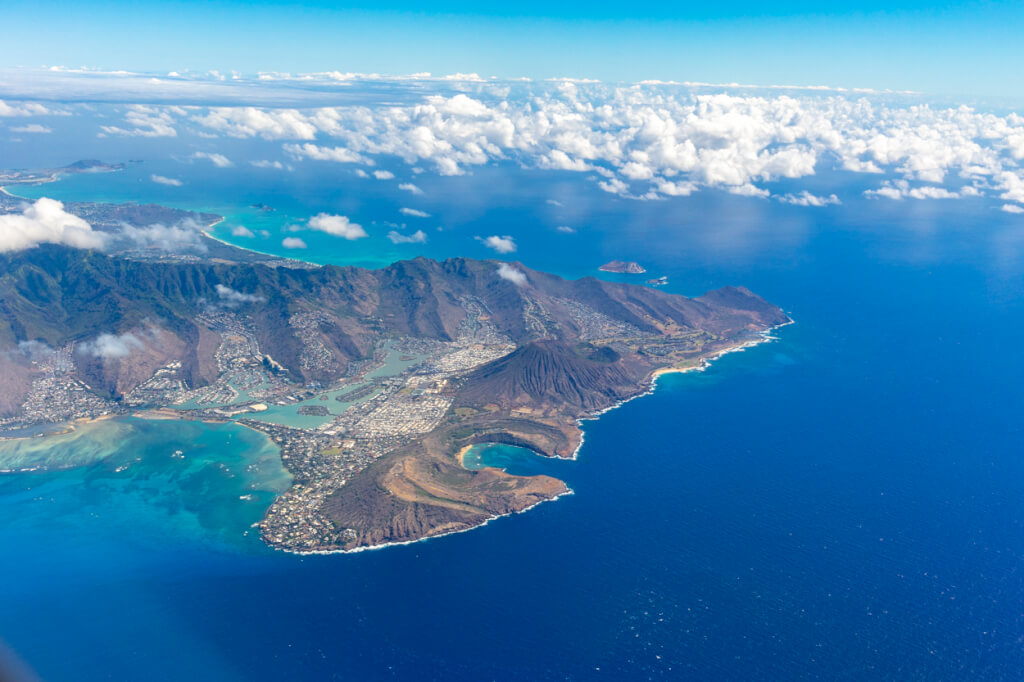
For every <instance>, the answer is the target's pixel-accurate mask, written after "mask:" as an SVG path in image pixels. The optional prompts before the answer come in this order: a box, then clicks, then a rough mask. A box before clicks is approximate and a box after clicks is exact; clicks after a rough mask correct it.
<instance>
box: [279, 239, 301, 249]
mask: <svg viewBox="0 0 1024 682" xmlns="http://www.w3.org/2000/svg"><path fill="white" fill-rule="evenodd" d="M281 246H283V247H284V248H286V249H304V248H306V242H304V241H302V240H301V239H299V238H298V237H285V238H284V239H282V240H281Z"/></svg>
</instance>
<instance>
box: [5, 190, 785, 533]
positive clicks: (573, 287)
mask: <svg viewBox="0 0 1024 682" xmlns="http://www.w3.org/2000/svg"><path fill="white" fill-rule="evenodd" d="M0 208H2V207H0ZM66 208H67V210H69V211H71V212H75V211H79V212H83V213H85V212H87V213H88V214H89V215H91V216H93V217H94V218H95V217H97V216H103V217H105V218H107V219H110V220H109V222H110V224H111V225H113V224H114V222H115V221H114V220H113V218H112V216H115V215H117V214H118V212H119V211H122V210H123V211H125V212H127V214H129V215H135V216H136V218H135V219H136V220H137V219H138V207H133V206H132V205H128V206H127V208H124V207H121V208H119V207H118V205H109V204H108V205H103V204H81V205H75V204H69V205H67V207H66ZM154 210H155V209H154ZM167 210H170V209H167ZM133 212H134V213H133ZM203 218H204V219H209V218H211V217H209V216H203ZM213 218H215V217H213ZM111 229H115V228H113V227H112V228H111ZM207 241H208V243H209V245H210V250H209V251H205V252H200V253H189V254H174V253H165V254H162V255H161V256H160V257H156V256H154V254H152V253H150V252H140V251H139V250H137V249H131V248H127V247H126V248H125V249H122V250H119V249H118V248H116V244H117V242H112V244H115V247H113V248H110V249H108V250H107V252H98V251H88V250H80V249H73V248H68V247H64V246H56V245H41V246H37V247H35V248H31V249H27V250H23V251H15V252H9V253H5V254H0V434H2V435H6V436H9V437H10V436H17V434H18V433H19V429H25V428H26V427H33V428H36V429H37V428H38V427H39V426H40V425H46V424H59V423H67V422H70V421H73V420H76V419H82V418H95V417H99V416H103V415H117V414H139V415H142V416H150V417H156V418H176V419H205V420H214V421H225V420H235V421H237V422H239V423H242V424H245V425H246V426H249V427H251V428H253V429H258V430H260V431H263V432H265V433H267V434H268V435H269V436H270V437H271V438H272V439H273V440H274V441H275V442H276V443H277V444H278V445H279V446H280V448H281V453H282V461H283V462H284V464H285V466H286V467H287V468H288V469H289V471H291V473H292V475H293V477H294V481H293V485H292V487H291V488H290V489H289V490H288V491H287V492H285V493H284V494H283V495H281V496H280V497H279V498H278V499H277V500H276V501H275V502H274V503H273V504H272V505H271V507H270V508H269V509H268V510H267V512H266V514H265V516H264V518H263V520H262V522H261V523H260V532H261V534H262V537H263V538H264V540H265V541H266V542H268V543H269V544H271V545H272V546H274V547H278V548H281V549H285V550H288V551H293V552H327V551H351V550H357V549H362V548H368V547H374V546H380V545H386V544H392V543H402V542H409V541H414V540H418V539H422V538H426V537H431V536H436V535H441V534H445V533H451V532H457V531H461V530H466V529H469V528H472V527H474V526H478V525H480V524H482V523H484V522H486V521H487V520H488V519H491V518H493V517H495V516H499V515H502V514H508V513H512V512H517V511H521V510H524V509H527V508H529V507H531V506H533V505H535V504H537V503H539V502H542V501H545V500H549V499H553V498H555V497H557V496H559V495H561V494H563V493H565V492H566V491H567V488H566V486H565V484H564V483H563V482H562V481H560V480H557V479H555V478H551V477H548V476H530V477H522V476H514V475H510V474H507V473H505V472H503V471H500V470H497V469H490V468H485V469H481V470H478V471H471V470H469V469H466V468H465V467H463V466H462V465H461V461H460V458H459V457H458V453H459V452H460V451H462V450H463V449H464V448H466V447H467V446H470V445H473V444H477V443H488V442H492V443H508V444H514V445H520V446H523V447H527V448H530V449H532V450H534V451H535V452H537V453H540V454H542V455H547V456H553V457H567V458H568V457H573V456H574V454H575V452H576V450H577V448H578V447H579V444H580V442H581V432H580V428H579V420H580V419H583V418H587V417H590V416H594V415H596V414H597V413H599V412H601V411H603V410H606V409H608V408H610V407H613V406H614V405H616V404H618V403H620V402H621V401H624V400H628V399H630V398H632V397H635V396H637V395H640V394H642V393H644V392H646V391H648V390H649V389H650V386H651V383H652V381H653V378H654V377H655V376H656V373H658V372H660V371H664V370H666V369H685V368H689V367H697V366H699V365H700V364H701V363H703V362H704V361H705V360H706V359H708V358H710V357H713V356H715V355H716V354H719V353H722V352H725V351H728V350H730V349H734V348H737V347H741V346H743V345H745V344H749V343H752V342H755V341H757V340H758V339H760V338H762V336H761V335H763V334H764V333H765V332H766V331H767V330H769V329H771V328H772V327H774V326H777V325H780V324H784V323H786V322H788V318H787V317H786V315H785V314H784V313H783V312H782V310H780V309H779V308H778V307H776V306H775V305H772V304H770V303H768V302H766V301H765V300H763V299H762V298H760V297H758V296H757V295H755V294H754V293H752V292H750V291H748V290H746V289H743V288H737V287H726V288H723V289H718V290H715V291H711V292H708V293H707V294H705V295H703V296H701V297H699V298H693V299H691V298H686V297H683V296H677V295H671V294H667V293H665V292H663V291H660V290H656V289H652V288H650V287H645V286H638V285H629V284H623V283H614V282H604V281H601V280H598V279H595V278H591V277H586V278H583V279H580V280H565V279H562V278H560V277H557V276H554V275H550V274H545V273H542V272H538V271H535V270H531V269H530V268H527V267H526V266H524V265H523V264H521V263H503V262H498V261H490V260H471V259H466V258H452V259H449V260H445V261H441V262H438V261H433V260H428V259H424V258H417V259H414V260H408V261H400V262H397V263H394V264H393V265H390V266H388V267H386V268H382V269H379V270H367V269H361V268H355V267H336V266H323V267H316V266H310V265H309V264H300V263H297V262H295V261H289V260H287V259H279V258H274V257H264V256H261V255H258V254H256V255H254V254H252V253H251V252H247V251H243V250H241V249H235V248H234V247H230V246H228V245H224V244H221V243H219V242H215V241H214V240H209V239H208V240H207ZM214 245H216V246H214ZM510 272H514V273H515V275H513V276H510Z"/></svg>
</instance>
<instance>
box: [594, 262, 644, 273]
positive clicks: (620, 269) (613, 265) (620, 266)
mask: <svg viewBox="0 0 1024 682" xmlns="http://www.w3.org/2000/svg"><path fill="white" fill-rule="evenodd" d="M598 270H600V271H601V272H617V273H619V274H623V275H642V274H643V273H645V272H647V270H646V269H645V268H644V267H643V266H642V265H640V264H639V263H634V262H633V261H624V260H613V261H608V262H607V263H605V264H604V265H602V266H601V267H599V268H598Z"/></svg>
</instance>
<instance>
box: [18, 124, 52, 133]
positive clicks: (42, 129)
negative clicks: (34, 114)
mask: <svg viewBox="0 0 1024 682" xmlns="http://www.w3.org/2000/svg"><path fill="white" fill-rule="evenodd" d="M11 132H12V133H36V134H45V133H52V132H53V128H48V127H46V126H44V125H40V124H38V123H29V124H28V125H23V126H13V127H12V128H11Z"/></svg>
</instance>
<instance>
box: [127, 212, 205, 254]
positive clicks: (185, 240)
mask: <svg viewBox="0 0 1024 682" xmlns="http://www.w3.org/2000/svg"><path fill="white" fill-rule="evenodd" d="M117 237H118V239H119V240H121V241H128V242H130V243H131V246H133V247H134V248H137V249H152V250H156V251H165V252H167V253H205V252H206V244H204V243H203V226H202V225H200V224H199V223H197V222H196V221H195V220H192V219H191V218H186V219H185V220H181V221H179V222H177V223H174V224H173V225H164V224H163V223H153V224H151V225H129V224H127V223H123V224H122V225H121V231H120V233H119V234H118V235H117Z"/></svg>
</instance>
